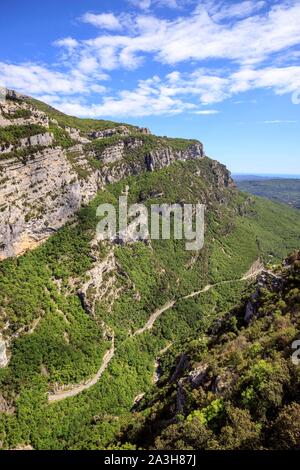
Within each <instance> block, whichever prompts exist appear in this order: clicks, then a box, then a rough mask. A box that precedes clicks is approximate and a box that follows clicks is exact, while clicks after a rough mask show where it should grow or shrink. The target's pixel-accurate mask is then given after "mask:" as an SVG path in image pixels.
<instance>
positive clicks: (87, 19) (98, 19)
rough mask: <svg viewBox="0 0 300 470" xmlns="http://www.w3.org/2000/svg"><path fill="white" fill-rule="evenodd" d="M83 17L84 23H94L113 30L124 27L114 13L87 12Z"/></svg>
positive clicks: (98, 26)
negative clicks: (97, 13)
mask: <svg viewBox="0 0 300 470" xmlns="http://www.w3.org/2000/svg"><path fill="white" fill-rule="evenodd" d="M81 19H82V21H83V22H84V23H89V24H92V25H93V26H96V27H97V28H102V29H109V30H112V31H113V30H118V29H122V26H121V23H120V21H119V20H118V18H117V17H116V16H115V15H114V14H113V13H101V14H100V15H95V14H94V13H85V14H84V15H83V16H82V18H81Z"/></svg>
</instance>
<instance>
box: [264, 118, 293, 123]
mask: <svg viewBox="0 0 300 470" xmlns="http://www.w3.org/2000/svg"><path fill="white" fill-rule="evenodd" d="M297 122H298V121H289V120H280V119H276V120H274V121H263V124H296V123H297Z"/></svg>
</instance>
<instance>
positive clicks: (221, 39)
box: [57, 0, 300, 69]
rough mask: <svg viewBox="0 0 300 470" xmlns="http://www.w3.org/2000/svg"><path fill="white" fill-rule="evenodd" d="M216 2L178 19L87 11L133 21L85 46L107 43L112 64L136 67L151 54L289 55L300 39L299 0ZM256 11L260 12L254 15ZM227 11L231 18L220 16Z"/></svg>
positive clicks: (187, 57)
mask: <svg viewBox="0 0 300 470" xmlns="http://www.w3.org/2000/svg"><path fill="white" fill-rule="evenodd" d="M210 4H212V5H213V7H211V6H209V5H208V4H207V2H204V3H200V4H199V5H198V6H197V8H196V9H194V11H192V12H190V13H189V14H188V15H186V16H179V17H177V18H175V19H172V20H170V19H169V20H167V19H161V18H158V17H156V16H154V15H150V14H147V15H146V14H137V15H131V16H130V17H128V15H127V17H126V16H125V17H124V16H123V17H122V15H120V17H119V18H116V17H115V16H114V15H112V14H101V15H94V14H91V13H87V14H86V15H84V17H83V18H85V20H86V21H89V22H92V23H93V24H95V25H98V26H101V27H106V28H111V29H121V28H122V24H123V21H124V22H125V23H127V24H128V21H129V24H130V28H127V29H126V34H119V33H118V34H113V33H111V34H109V33H106V34H105V35H99V36H97V37H96V38H91V39H87V40H85V41H82V42H81V46H80V47H81V48H83V49H87V50H88V52H89V53H90V54H91V55H100V56H103V55H104V53H103V48H104V49H105V51H107V52H108V54H107V55H108V63H109V66H108V67H107V68H108V69H113V68H119V67H125V68H126V67H128V68H131V69H132V68H134V67H137V66H139V65H140V64H142V63H143V59H144V57H145V56H148V55H151V56H152V57H153V58H154V59H155V60H156V61H158V62H161V63H163V64H168V65H171V66H175V65H177V64H180V63H182V62H186V61H191V60H193V61H198V62H201V61H205V60H208V59H221V60H228V61H231V62H232V63H238V64H256V63H260V62H263V61H264V60H266V59H267V58H268V57H270V56H272V55H274V54H275V53H276V54H278V53H282V55H283V53H284V52H285V51H286V50H287V49H288V48H292V47H293V46H296V45H297V44H299V43H300V28H299V22H300V3H299V2H282V3H276V4H273V6H272V7H271V8H269V9H266V8H265V9H262V8H263V6H264V5H265V2H264V1H254V0H252V1H251V0H248V1H243V2H240V3H236V4H229V5H228V4H226V3H225V4H224V3H222V8H220V5H219V4H216V3H215V2H210ZM143 5H145V6H146V3H143ZM147 5H148V3H147ZM216 5H217V6H216ZM254 12H257V14H255V15H252V16H251V14H252V13H254ZM249 15H250V16H249ZM225 17H226V19H227V21H226V22H222V21H220V20H222V19H224V18H225ZM230 19H232V21H230ZM228 20H229V21H228ZM105 24H106V26H105ZM123 26H124V25H123ZM124 30H125V28H124ZM128 31H129V32H128ZM57 45H61V46H66V47H70V46H72V47H75V42H74V44H73V40H72V38H66V39H62V40H60V41H58V42H57ZM102 61H103V59H102Z"/></svg>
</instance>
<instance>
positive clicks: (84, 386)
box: [48, 260, 268, 403]
mask: <svg viewBox="0 0 300 470" xmlns="http://www.w3.org/2000/svg"><path fill="white" fill-rule="evenodd" d="M263 271H264V267H263V265H262V264H261V263H260V262H259V260H257V261H256V262H255V263H253V265H252V266H251V268H250V269H249V271H248V272H247V273H246V274H245V275H244V276H243V277H241V278H238V279H230V280H227V281H220V282H217V283H216V284H208V285H207V286H205V287H204V288H203V289H201V290H199V291H195V292H192V293H191V294H188V295H186V296H185V297H182V298H180V299H177V300H170V301H169V302H167V303H166V304H165V305H163V306H162V307H160V308H159V309H157V310H155V311H154V312H153V313H152V314H151V315H150V317H149V319H148V321H147V322H146V324H145V325H144V326H143V327H142V328H139V329H138V330H136V331H135V332H134V333H133V335H132V336H133V337H134V336H139V335H141V334H143V333H145V331H150V330H151V329H152V328H153V326H154V323H155V322H156V320H157V319H158V318H159V317H160V316H161V315H162V314H163V313H164V312H166V311H167V310H170V309H171V308H172V307H174V305H175V304H176V303H177V302H179V301H180V300H187V299H191V298H193V297H196V296H198V295H200V294H203V293H205V292H208V291H210V290H211V289H213V288H214V287H217V286H220V285H223V284H229V283H231V282H242V281H247V280H250V279H253V278H255V277H257V276H258V275H259V274H261V273H262V272H263ZM266 272H268V271H266ZM114 355H115V340H114V335H112V345H111V348H110V349H109V350H108V351H107V352H106V353H105V354H104V357H103V361H102V364H101V367H100V369H99V370H98V372H97V373H96V374H95V375H94V376H93V377H92V378H91V379H90V380H88V381H86V382H81V383H80V384H77V385H74V386H71V387H70V388H69V389H68V390H62V391H58V392H55V393H48V402H49V403H53V402H58V401H61V400H65V399H66V398H70V397H75V396H76V395H78V394H79V393H81V392H83V391H84V390H88V389H89V388H91V387H92V386H93V385H96V383H97V382H98V381H99V379H100V378H101V376H102V374H103V373H104V372H105V370H106V369H107V367H108V365H109V363H110V361H111V360H112V359H113V357H114Z"/></svg>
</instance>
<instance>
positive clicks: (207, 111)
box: [194, 109, 220, 116]
mask: <svg viewBox="0 0 300 470" xmlns="http://www.w3.org/2000/svg"><path fill="white" fill-rule="evenodd" d="M219 112H220V111H218V110H217V109H201V110H199V111H194V114H201V115H203V116H208V115H210V114H219Z"/></svg>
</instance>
